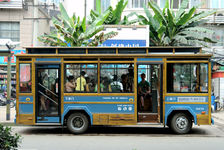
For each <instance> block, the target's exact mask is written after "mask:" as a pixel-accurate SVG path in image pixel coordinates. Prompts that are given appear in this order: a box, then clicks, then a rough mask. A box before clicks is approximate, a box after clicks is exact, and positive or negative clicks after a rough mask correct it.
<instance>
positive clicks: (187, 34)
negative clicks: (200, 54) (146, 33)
mask: <svg viewBox="0 0 224 150" xmlns="http://www.w3.org/2000/svg"><path fill="white" fill-rule="evenodd" d="M188 4H189V0H183V1H182V3H181V5H180V8H179V10H178V11H177V13H176V14H175V13H174V11H173V9H170V8H169V0H167V1H166V3H165V7H164V8H163V10H162V9H160V7H159V6H158V5H157V4H156V3H155V2H154V1H150V2H149V3H148V5H149V7H150V8H151V9H152V11H153V12H154V15H152V13H151V12H150V10H149V9H148V8H146V6H144V12H145V16H146V17H145V16H143V15H138V19H139V23H140V24H142V25H149V26H150V41H151V42H150V45H154V46H181V45H203V46H207V43H215V41H214V40H212V39H211V38H210V35H211V34H213V31H211V30H208V29H206V28H203V27H202V26H201V25H202V24H203V23H205V21H204V20H202V19H204V18H206V17H207V16H209V15H212V14H214V13H215V10H212V11H206V12H204V11H202V12H199V13H197V12H196V9H197V7H192V8H190V9H188Z"/></svg>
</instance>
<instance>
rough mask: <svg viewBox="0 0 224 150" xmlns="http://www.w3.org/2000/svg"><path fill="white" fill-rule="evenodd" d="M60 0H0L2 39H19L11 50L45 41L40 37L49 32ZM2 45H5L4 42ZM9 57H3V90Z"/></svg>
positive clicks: (0, 67) (0, 72)
mask: <svg viewBox="0 0 224 150" xmlns="http://www.w3.org/2000/svg"><path fill="white" fill-rule="evenodd" d="M58 4H59V1H53V0H52V1H46V0H0V39H11V40H12V41H13V42H20V44H19V45H17V47H16V48H15V50H13V51H12V53H14V54H18V53H25V49H24V48H23V47H25V46H40V45H43V44H42V43H40V42H39V41H38V40H37V37H38V36H40V35H42V34H44V33H49V32H50V20H51V14H55V13H53V12H54V10H55V11H58ZM0 49H6V47H5V46H1V47H0ZM11 60H12V61H11V62H12V86H13V87H15V83H16V81H15V74H16V70H15V63H16V58H15V56H14V55H13V56H12V58H11ZM6 84H7V57H3V56H1V57H0V92H3V91H5V90H6Z"/></svg>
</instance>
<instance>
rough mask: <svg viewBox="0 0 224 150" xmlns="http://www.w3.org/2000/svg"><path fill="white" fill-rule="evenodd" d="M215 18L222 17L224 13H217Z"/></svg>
mask: <svg viewBox="0 0 224 150" xmlns="http://www.w3.org/2000/svg"><path fill="white" fill-rule="evenodd" d="M216 16H224V13H220V12H219V13H217V14H216Z"/></svg>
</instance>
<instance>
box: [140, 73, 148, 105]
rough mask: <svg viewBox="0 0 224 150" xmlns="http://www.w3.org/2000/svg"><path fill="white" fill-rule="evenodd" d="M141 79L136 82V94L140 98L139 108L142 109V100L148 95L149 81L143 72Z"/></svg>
mask: <svg viewBox="0 0 224 150" xmlns="http://www.w3.org/2000/svg"><path fill="white" fill-rule="evenodd" d="M141 79H142V81H141V82H140V83H139V84H138V96H139V98H140V102H141V104H140V108H141V109H144V100H145V98H146V97H147V96H148V95H149V93H150V89H149V86H150V84H149V82H148V81H146V80H145V74H144V73H142V74H141Z"/></svg>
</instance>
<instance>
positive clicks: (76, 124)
mask: <svg viewBox="0 0 224 150" xmlns="http://www.w3.org/2000/svg"><path fill="white" fill-rule="evenodd" d="M67 127H68V130H69V131H70V132H71V133H73V134H81V133H84V132H85V131H86V130H87V129H88V127H89V120H88V118H87V117H86V115H84V114H83V113H73V114H71V115H70V116H69V117H68V121H67Z"/></svg>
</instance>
